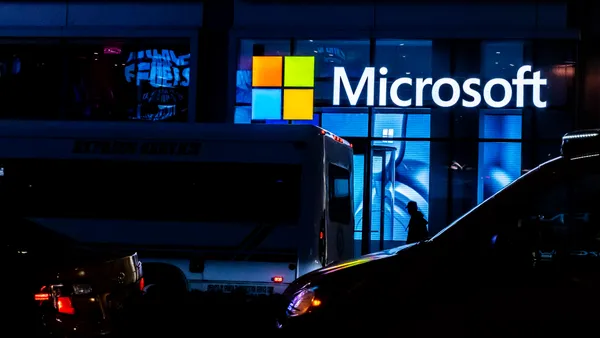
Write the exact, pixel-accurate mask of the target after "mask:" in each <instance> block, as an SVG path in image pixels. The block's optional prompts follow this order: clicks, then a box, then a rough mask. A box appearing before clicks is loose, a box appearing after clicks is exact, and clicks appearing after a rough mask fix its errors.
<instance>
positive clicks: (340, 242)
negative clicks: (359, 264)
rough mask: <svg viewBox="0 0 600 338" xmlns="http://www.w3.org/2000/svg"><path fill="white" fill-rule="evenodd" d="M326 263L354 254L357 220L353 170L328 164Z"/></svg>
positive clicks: (350, 256) (347, 257)
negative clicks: (355, 219)
mask: <svg viewBox="0 0 600 338" xmlns="http://www.w3.org/2000/svg"><path fill="white" fill-rule="evenodd" d="M327 172H328V180H327V208H326V216H325V233H324V239H325V243H324V244H325V265H327V264H330V263H332V262H335V261H339V260H345V259H350V258H354V257H353V256H354V247H353V245H354V221H353V218H354V217H353V212H354V211H353V208H352V205H353V201H352V194H351V191H352V190H351V189H352V185H351V184H352V182H351V181H350V180H351V174H350V170H348V169H346V168H343V167H341V166H338V165H336V164H333V163H330V164H329V165H328V170H327Z"/></svg>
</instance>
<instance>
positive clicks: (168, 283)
mask: <svg viewBox="0 0 600 338" xmlns="http://www.w3.org/2000/svg"><path fill="white" fill-rule="evenodd" d="M142 268H143V272H144V284H145V285H146V287H145V291H146V294H145V296H144V297H145V298H146V300H147V302H150V303H160V304H165V303H169V304H173V303H178V302H182V301H184V300H185V297H186V296H187V294H188V281H187V278H186V276H185V274H184V273H183V271H181V269H179V268H178V267H176V266H174V265H171V264H167V263H143V265H142Z"/></svg>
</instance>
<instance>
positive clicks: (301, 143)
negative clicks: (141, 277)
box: [0, 121, 354, 294]
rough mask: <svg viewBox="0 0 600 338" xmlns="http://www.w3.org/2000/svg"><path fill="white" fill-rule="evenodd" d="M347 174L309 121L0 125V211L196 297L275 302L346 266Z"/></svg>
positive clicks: (348, 156)
mask: <svg viewBox="0 0 600 338" xmlns="http://www.w3.org/2000/svg"><path fill="white" fill-rule="evenodd" d="M352 179H353V178H352V146H351V145H350V144H349V143H348V142H347V141H345V140H343V139H342V138H340V137H338V136H335V135H333V134H331V133H330V132H328V131H326V130H323V129H320V128H318V127H314V126H307V125H233V124H227V125H226V124H206V125H194V124H168V123H165V124H163V123H156V124H154V123H147V124H146V123H139V124H137V123H136V124H130V123H113V122H89V123H88V122H13V121H5V122H0V189H1V191H0V196H1V198H2V204H0V205H1V206H2V208H3V213H10V214H15V215H19V216H23V217H26V218H28V219H31V220H33V221H36V222H38V223H39V224H41V225H43V226H45V227H48V228H50V229H52V230H54V231H57V232H59V233H62V234H65V235H67V236H70V237H72V238H74V239H75V240H78V241H80V242H82V243H86V244H88V245H96V246H108V247H113V248H127V249H135V250H137V251H138V253H139V256H140V259H141V260H142V261H143V262H144V265H145V266H147V265H148V264H149V263H158V265H159V266H168V268H169V269H170V270H169V271H175V270H173V267H176V268H177V269H178V270H180V271H181V272H183V274H184V275H185V276H186V277H187V281H188V283H189V285H188V286H189V287H190V288H194V289H200V290H221V291H224V292H229V291H232V290H235V289H238V288H244V289H245V291H247V292H248V293H254V294H270V293H280V292H282V291H283V290H284V289H285V287H286V286H287V285H288V284H289V283H290V282H292V281H293V280H295V279H296V278H298V277H299V276H301V275H304V274H306V273H308V272H310V271H312V270H315V269H317V268H320V267H322V266H324V265H327V264H329V263H332V262H334V261H339V260H345V259H350V258H353V256H354V253H353V231H354V219H353V206H352V204H353V203H352V201H353V196H352V195H353V189H352V184H351V183H352ZM177 272H178V273H179V271H177ZM148 282H149V281H146V283H148Z"/></svg>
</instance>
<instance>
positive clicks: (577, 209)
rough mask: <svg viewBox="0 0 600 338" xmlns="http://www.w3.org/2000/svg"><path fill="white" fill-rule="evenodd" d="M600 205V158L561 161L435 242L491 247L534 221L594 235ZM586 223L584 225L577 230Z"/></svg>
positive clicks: (494, 198) (502, 193)
mask: <svg viewBox="0 0 600 338" xmlns="http://www.w3.org/2000/svg"><path fill="white" fill-rule="evenodd" d="M599 199H600V158H599V157H593V158H578V159H564V158H558V159H555V160H552V161H549V162H547V163H545V164H544V165H542V166H540V167H539V168H537V169H535V170H532V171H530V172H529V173H527V174H525V175H523V176H522V177H521V178H519V179H517V180H516V181H515V182H513V183H512V184H510V185H508V186H506V187H505V188H504V189H503V190H501V191H500V192H498V193H497V194H496V195H494V196H492V197H491V198H489V199H488V200H486V201H484V202H483V203H482V204H480V205H479V206H477V207H476V208H474V209H473V210H471V211H470V212H468V213H467V214H466V215H464V216H463V217H461V218H459V219H458V220H457V221H455V222H454V223H453V224H451V225H450V226H449V227H447V228H446V229H444V230H442V231H441V232H440V233H438V234H437V235H436V236H435V237H434V238H433V241H440V242H444V241H446V242H448V243H455V244H456V245H463V246H466V245H465V243H470V244H475V243H479V244H484V245H485V243H487V242H489V240H490V239H491V238H493V236H494V235H496V234H498V233H501V232H504V231H508V230H509V229H512V228H517V227H519V224H520V222H523V221H529V220H533V219H543V220H547V221H550V220H558V223H561V224H562V225H560V226H568V227H572V228H577V227H583V228H585V229H587V230H586V231H591V232H594V231H596V230H595V229H596V227H597V226H600V224H598V221H597V220H598V218H597V217H598V213H597V210H596V209H597V204H598V203H597V201H598V200H599ZM580 221H581V222H583V223H582V224H577V223H578V222H580ZM569 224H570V225H569ZM599 230H600V229H599ZM573 236H575V235H573ZM460 243H462V244H460Z"/></svg>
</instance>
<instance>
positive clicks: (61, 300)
mask: <svg viewBox="0 0 600 338" xmlns="http://www.w3.org/2000/svg"><path fill="white" fill-rule="evenodd" d="M56 307H57V308H58V312H60V313H64V314H68V315H74V314H75V308H73V303H71V297H58V300H57V301H56Z"/></svg>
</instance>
